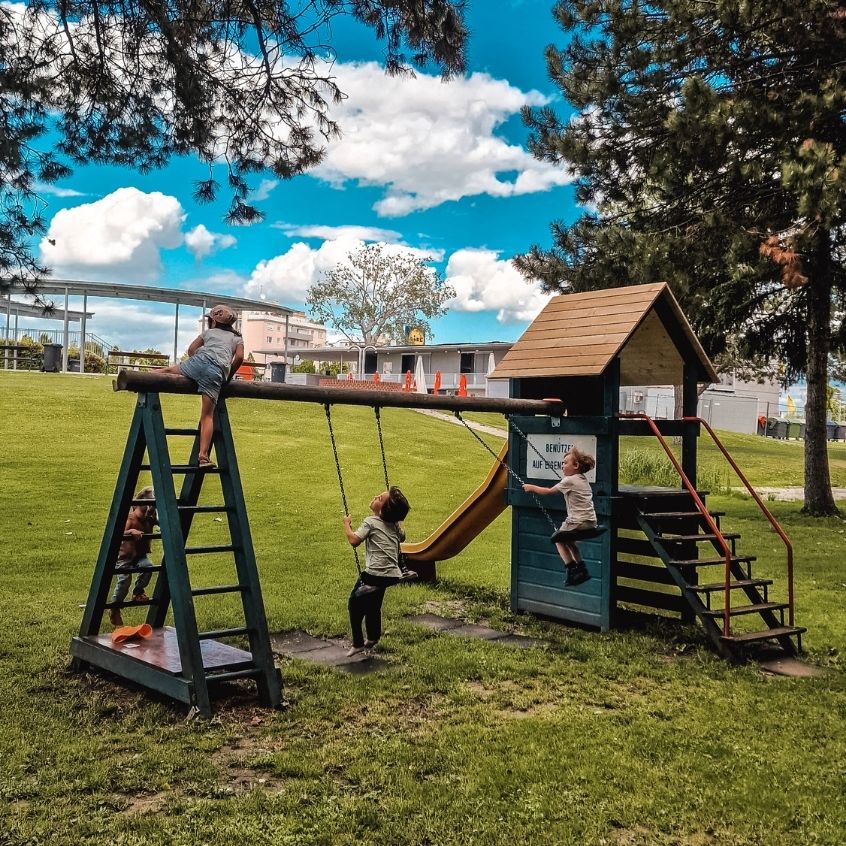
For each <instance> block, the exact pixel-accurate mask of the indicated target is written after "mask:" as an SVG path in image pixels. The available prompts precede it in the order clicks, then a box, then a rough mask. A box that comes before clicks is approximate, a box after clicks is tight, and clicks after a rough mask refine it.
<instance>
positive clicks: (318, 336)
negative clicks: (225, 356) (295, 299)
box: [239, 311, 326, 363]
mask: <svg viewBox="0 0 846 846" xmlns="http://www.w3.org/2000/svg"><path fill="white" fill-rule="evenodd" d="M239 331H240V332H241V334H242V335H243V336H244V355H245V356H248V355H250V354H251V353H252V355H253V358H254V359H255V360H256V361H257V362H260V363H269V362H271V361H284V360H285V354H286V352H287V355H288V360H289V363H293V360H294V356H297V355H299V356H300V358H308V356H307V355H304V352H305V350H307V349H309V348H311V347H324V346H326V327H325V326H322V325H321V324H319V323H313V322H312V321H311V320H309V319H308V317H307V316H306V315H305V313H304V312H301V311H295V312H292V313H291V314H289V315H277V314H268V313H267V312H262V311H242V312H241V314H240V318H239Z"/></svg>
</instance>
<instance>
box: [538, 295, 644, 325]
mask: <svg viewBox="0 0 846 846" xmlns="http://www.w3.org/2000/svg"><path fill="white" fill-rule="evenodd" d="M652 304H653V301H652V299H651V298H650V299H649V300H646V301H644V302H642V303H633V302H631V301H626V302H619V303H608V304H607V305H595V304H593V303H591V304H590V305H585V306H584V307H582V308H571V309H563V308H562V309H560V310H556V311H548V310H547V309H544V310H543V311H542V312H541V313H540V314H539V315H538V316H537V317H536V318H535V321H536V322H538V323H541V324H543V323H555V322H557V321H567V322H568V323H569V322H570V321H571V320H589V319H594V320H602V319H603V318H607V317H608V316H609V315H614V316H619V315H624V314H625V315H631V318H632V323H636V322H637V319H638V317H640V316H642V315H643V314H645V313H646V312H647V311H648V310H649V308H650V307H651V306H652Z"/></svg>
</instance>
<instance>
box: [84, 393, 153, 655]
mask: <svg viewBox="0 0 846 846" xmlns="http://www.w3.org/2000/svg"><path fill="white" fill-rule="evenodd" d="M143 417H144V412H143V408H142V399H141V397H140V396H139V397H138V402H137V403H136V406H135V413H134V414H133V416H132V422H131V423H130V425H129V434H128V435H127V438H126V447H125V448H124V452H123V460H122V461H121V465H120V469H119V470H118V478H117V482H116V483H115V492H114V494H113V496H112V504H111V507H110V508H109V516H108V517H107V518H106V528H105V530H104V532H103V540H102V541H101V543H100V552H99V554H98V556H97V564H96V566H95V568H94V575H93V577H92V579H91V587H90V589H89V591H88V600H87V602H86V603H85V612H84V613H83V615H82V624H81V625H80V627H79V636H80V637H88V636H90V635H96V634H99V632H100V626H101V624H102V621H103V612H104V611H105V604H106V601H107V597H108V594H109V588H110V587H111V582H112V573H113V570H114V565H115V563H116V562H117V556H118V549H119V548H120V544H121V541H122V540H123V530H124V528H125V527H126V518H127V517H128V515H129V507H130V505H129V504H130V502H131V501H132V498H133V496H134V494H135V485H136V484H137V483H138V476H139V474H140V472H141V463H142V461H143V459H144V449H145V440H144V426H143ZM73 667H74V668H75V669H80V668H81V662H79V660H78V659H74V661H73Z"/></svg>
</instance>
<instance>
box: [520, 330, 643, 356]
mask: <svg viewBox="0 0 846 846" xmlns="http://www.w3.org/2000/svg"><path fill="white" fill-rule="evenodd" d="M625 340H626V334H625V333H624V332H617V333H616V334H605V335H595V336H594V337H592V338H586V337H584V336H583V335H578V336H577V337H573V338H565V337H559V336H557V335H550V336H546V337H538V336H536V335H532V337H531V338H527V339H526V340H524V341H523V342H522V343H521V344H520V351H521V352H522V351H523V350H549V349H560V350H572V349H578V348H579V347H597V346H604V345H606V344H608V345H613V346H614V347H615V348H616V347H619V345H620V344H621V343H622V342H623V341H625Z"/></svg>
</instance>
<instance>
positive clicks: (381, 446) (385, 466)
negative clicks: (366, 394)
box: [373, 405, 391, 490]
mask: <svg viewBox="0 0 846 846" xmlns="http://www.w3.org/2000/svg"><path fill="white" fill-rule="evenodd" d="M373 411H374V412H375V413H376V430H377V431H378V432H379V451H380V452H381V453H382V469H383V470H384V471H385V490H390V487H391V483H390V482H389V481H388V462H387V460H386V458H385V441H384V440H383V439H382V416H381V413H380V412H381V409H380V408H379V406H378V405H374V406H373Z"/></svg>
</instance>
